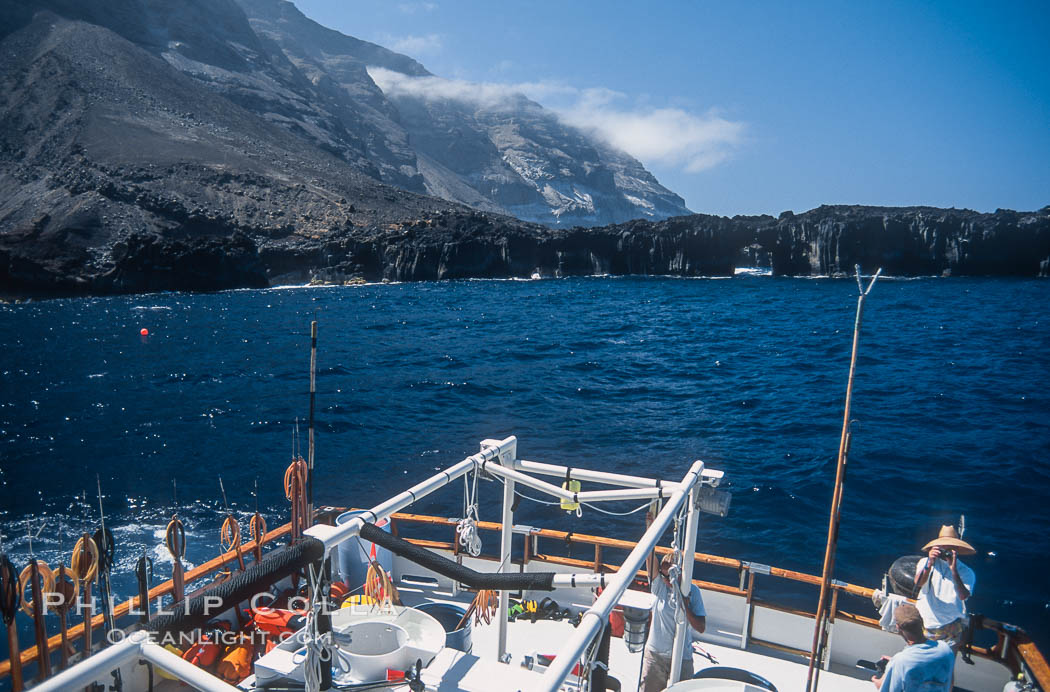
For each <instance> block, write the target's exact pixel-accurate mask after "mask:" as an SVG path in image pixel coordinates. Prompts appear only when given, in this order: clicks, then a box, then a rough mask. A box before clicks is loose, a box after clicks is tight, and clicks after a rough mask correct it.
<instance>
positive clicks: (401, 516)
mask: <svg viewBox="0 0 1050 692" xmlns="http://www.w3.org/2000/svg"><path fill="white" fill-rule="evenodd" d="M318 511H319V512H321V511H322V510H320V509H319V510H318ZM323 511H324V513H325V515H326V516H329V517H331V516H335V515H336V514H337V513H338V512H339V511H342V510H339V509H336V508H324V510H323ZM391 520H392V521H391V531H392V532H393V533H394V535H400V532H401V529H402V527H403V526H404V525H417V526H431V527H442V528H444V529H446V530H448V531H449V532H450V534H451V539H452V540H450V541H440V540H429V539H422V538H412V537H409V536H401V537H402V538H405V539H406V540H408V541H409V542H411V543H414V544H416V545H419V546H421V547H426V548H430V549H433V550H447V551H450V552H452V553H453V554H458V551H459V543H458V541H457V537H456V533H455V530H456V524H457V522H458V519H447V518H443V517H434V516H428V515H420V514H407V513H396V514H393V515H392V516H391ZM477 526H478V529H480V530H483V531H500V530H502V525H501V524H499V523H498V522H490V521H479V522H478V523H477ZM290 531H291V525H290V524H285V525H284V526H281V527H280V528H277V529H274V530H273V531H270V532H269V533H267V534H266V535H265V536H263V538H262V541H260V545H265V544H267V543H271V542H272V541H274V540H276V539H279V538H282V537H284V536H286V535H288V534H289V533H290ZM525 536H526V537H525V545H524V553H523V556H522V560H523V562H525V563H528V562H531V561H533V560H535V561H538V562H545V563H550V564H557V565H565V566H569V567H574V568H577V569H590V570H592V571H594V572H599V571H604V572H615V571H616V570H617V569H619V565H616V564H611V563H608V562H605V561H604V560H603V554H604V552H605V551H607V550H624V551H630V550H632V549H633V548H634V547H635V545H636V544H635V543H634V542H633V541H626V540H621V539H616V538H608V537H605V536H591V535H587V534H580V533H569V532H566V531H556V530H553V529H532V530H531V531H530V532H529V533H528V534H527V535H525ZM541 540H543V541H557V542H560V543H561V544H562V545H564V544H566V543H567V542H570V543H571V544H572V545H574V546H589V547H590V548H591V550H592V551H593V552H592V554H593V557H592V558H591V559H589V560H584V559H580V558H572V557H566V556H562V555H557V554H553V553H545V552H541V551H540V541H541ZM254 548H255V542H254V541H252V542H248V543H245V544H244V545H242V546H241V553H242V554H244V555H247V554H249V553H251V552H252V550H254ZM670 551H671V549H670V548H666V547H663V546H659V547H657V549H656V552H657V553H658V554H661V555H662V554H666V553H669V552H670ZM482 559H486V558H482ZM487 559H491V560H494V561H497V560H498V558H495V557H492V558H487ZM694 559H695V560H696V561H697V562H700V563H702V564H705V565H711V566H713V567H718V568H724V569H728V570H734V571H736V573H737V580H738V586H730V585H726V584H720V583H718V582H710V581H703V580H694V583H695V584H697V586H699V587H701V588H703V589H706V590H710V591H717V592H719V593H725V594H730V595H734V596H741V597H743V598H745V599H746V602H747V605H748V608H749V614H748V622H749V623H750V622H752V621H753V615H754V608H755V607H758V606H761V607H764V608H773V609H776V610H781V611H785V612H791V613H795V614H798V615H802V616H804V617H809V618H812V617H815V615H814V613H812V612H808V611H803V610H797V609H792V608H787V607H784V606H782V605H778V604H775V603H773V602H769V601H762V600H760V599H758V598H756V595H755V581H756V577H757V576H759V575H764V576H770V577H776V578H778V579H784V580H788V581H791V582H797V583H801V584H807V585H811V586H820V577H818V576H816V575H812V574H805V573H803V572H796V571H793V570H788V569H782V568H779V567H774V566H771V565H760V564H758V563H753V562H746V561H742V560H737V559H735V558H728V557H722V556H719V555H710V554H707V553H699V552H698V553H694ZM236 560H237V552H236V551H230V552H228V553H223V554H222V555H219V556H218V557H216V558H213V559H212V560H209V561H208V562H205V563H203V564H201V565H200V566H198V567H195V568H194V569H192V570H189V571H188V572H187V573H186V575H185V580H186V582H187V583H189V582H191V581H194V580H198V579H202V578H206V577H209V576H212V575H214V574H215V573H216V572H218V571H219V570H221V569H223V568H224V567H226V566H227V565H229V564H230V563H233V562H236ZM639 576H644V575H642V574H641V573H639ZM832 588H833V589H834V592H833V596H832V602H831V617H832V620H834V619H836V618H842V619H843V620H845V621H848V622H854V623H858V624H861V625H864V626H868V627H874V628H878V626H879V625H878V621H877V620H876V619H875V618H871V617H867V616H863V615H858V614H854V613H849V612H846V611H844V610H841V609H840V608H839V606H838V596H839V594H841V593H845V594H850V595H853V596H859V597H863V598H871V595H872V593H874V590H873V589H870V588H867V587H863V586H857V585H854V584H847V583H845V582H840V581H834V582H832ZM172 591H173V585H172V582H171V581H166V582H164V583H163V584H160V585H158V586H155V587H154V588H152V589H150V591H149V600H150V602H155V601H156V600H157V599H158V598H164V597H165V596H170V595H171V594H172ZM139 600H140V599H139V598H138V596H135V597H133V598H131V599H129V600H128V601H125V602H124V603H121V604H119V605H118V606H117V607H116V608H115V609H114V617H115V618H122V617H124V616H126V615H128V614H129V612H131V610H132V608H139V607H141V605H142V604H141V603H139ZM103 621H104V617H103V616H102V615H96V616H94V618H92V620H91V622H90V625H91V628H92V630H95V629H98V628H100V627H102V624H103ZM85 624H86V623H81V624H78V625H75V626H73V627H71V628H70V629H69V630H68V632H67V636H68V638H69V640H70V641H71V642H72V641H75V640H76V639H77V638H79V637H80V636H81V635H82V633H83V631H84V626H85ZM983 628H984V629H985V630H990V631H992V632H994V633H995V634H996V637H997V640H996V644H995V645H993V646H991V647H987V648H984V647H977V646H975V647H973V653H974V654H976V655H978V656H982V657H985V658H989V659H994V660H1001V661H1002V662H1003V663H1005V664H1006V665H1007V666H1008V667H1009V668H1011V670H1013V671H1014V672H1017V671H1019V670H1020V668H1021V666H1022V665H1023V666H1024V667H1025V668H1026V669H1027V670H1028V672H1029V674H1030V675H1031V676H1032V677H1033V678H1034V679H1035V681H1036V682H1037V683H1038V684H1039V685H1040V687H1042V688H1043V689H1044V690H1046V691H1047V692H1050V666H1048V664H1047V661H1046V658H1045V657H1044V656H1043V654H1042V652H1040V651H1039V649H1038V648H1037V647H1036V646H1035V644H1034V643H1032V641H1031V640H1030V639H1029V638H1028V637H1027V635H1026V634H1025V633H1024V631H1023V630H1021V629H1019V628H1016V627H1013V626H1011V625H1006V624H1004V623H1002V622H998V621H996V620H992V619H990V618H984V620H983ZM749 634H750V632H748V633H747V635H749ZM61 643H62V638H61V635H55V636H53V637H51V638H49V639H48V641H47V650H48V653H49V654H51V653H53V652H55V651H57V650H58V648H59V647H60V646H61ZM762 643H763V645H772V646H774V647H775V648H783V647H777V646H776V645H775V644H772V643H769V642H762ZM791 652H792V653H796V654H800V655H805V656H808V655H809V652H808V651H801V650H795V649H792V650H791ZM36 655H37V647H36V646H31V647H29V648H27V649H25V650H23V651H22V652H21V655H20V657H19V658H20V659H21V661H22V664H23V665H27V664H29V663H31V662H33V661H34V660H35V659H36ZM10 672H11V663H10V661H3V662H0V678H3V677H4V676H7V675H9V674H10Z"/></svg>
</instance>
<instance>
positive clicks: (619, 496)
mask: <svg viewBox="0 0 1050 692" xmlns="http://www.w3.org/2000/svg"><path fill="white" fill-rule="evenodd" d="M486 470H487V471H489V472H490V473H492V474H493V475H496V476H502V477H503V478H504V479H506V480H507V482H508V483H509V482H511V481H515V482H518V483H521V484H522V485H526V486H528V487H530V488H533V489H534V490H539V491H540V492H542V493H547V494H548V495H551V496H553V497H556V498H558V499H560V500H566V501H569V502H612V501H615V500H653V499H655V498H658V497H660V496H664V497H667V496H668V495H669V494H671V493H673V492H675V491H676V490H679V489H681V484H680V483H668V484H666V485H660V486H655V485H650V486H649V487H647V488H637V487H635V488H623V489H620V490H585V491H582V492H576V493H574V492H570V491H568V490H565V489H564V488H562V487H561V486H558V485H553V484H552V483H548V482H547V481H541V480H539V479H538V478H533V477H532V476H529V475H528V474H524V473H522V472H520V471H515V470H514V469H509V468H506V467H504V466H491V467H486ZM602 482H603V483H611V482H612V481H602Z"/></svg>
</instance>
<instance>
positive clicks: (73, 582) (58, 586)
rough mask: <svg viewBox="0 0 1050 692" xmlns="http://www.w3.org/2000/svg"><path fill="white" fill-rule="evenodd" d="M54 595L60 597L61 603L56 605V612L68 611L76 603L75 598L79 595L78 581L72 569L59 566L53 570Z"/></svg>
mask: <svg viewBox="0 0 1050 692" xmlns="http://www.w3.org/2000/svg"><path fill="white" fill-rule="evenodd" d="M54 593H57V594H60V595H61V596H62V602H61V603H59V604H58V610H59V611H61V612H65V611H68V610H69V609H70V608H72V607H73V604H74V603H76V600H77V596H79V595H80V581H79V580H78V579H77V575H76V572H74V571H73V568H72V567H66V566H65V565H59V567H58V569H57V570H55V586H54Z"/></svg>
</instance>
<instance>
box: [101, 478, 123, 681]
mask: <svg viewBox="0 0 1050 692" xmlns="http://www.w3.org/2000/svg"><path fill="white" fill-rule="evenodd" d="M95 485H96V486H97V488H98V518H99V523H100V524H101V525H102V527H101V528H100V529H99V530H98V531H96V532H95V543H96V544H98V548H99V551H98V593H99V596H100V597H101V600H102V617H103V621H104V622H105V624H106V634H107V636H108V637H110V638H112V637H113V636H114V634H113V633H114V632H116V631H117V626H116V622H115V620H114V619H113V594H112V593H111V592H110V588H109V586H110V585H109V577H110V569H111V568H112V567H113V560H114V557H115V556H116V545H115V544H114V541H113V532H112V531H110V530H109V529H108V528H106V514H105V512H104V511H103V510H102V480H101V479H100V478H99V476H98V474H97V473H96V474H95ZM111 643H112V642H111ZM113 687H114V689H115V690H116V692H122V690H123V689H124V681H123V680H122V679H121V676H120V668H116V669H115V670H114V671H113Z"/></svg>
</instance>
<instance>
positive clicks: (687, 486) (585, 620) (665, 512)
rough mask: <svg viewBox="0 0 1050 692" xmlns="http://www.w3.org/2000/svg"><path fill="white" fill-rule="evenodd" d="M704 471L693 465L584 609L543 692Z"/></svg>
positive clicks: (560, 678)
mask: <svg viewBox="0 0 1050 692" xmlns="http://www.w3.org/2000/svg"><path fill="white" fill-rule="evenodd" d="M703 470H704V462H702V461H695V462H693V465H692V466H691V467H690V469H689V472H688V473H687V474H686V475H685V477H684V478H683V479H682V482H681V483H680V484H679V486H678V487H679V489H678V490H675V491H674V493H673V494H672V495H671V497H670V499H669V500H668V501H667V503H666V504H665V505H664V508H663V509H662V510H661V511H660V513H659V514H658V515H656V519H654V520H653V523H652V525H651V526H650V527H649V529H648V530H646V532H645V533H644V534H643V535H642V537H641V538H640V539H639V540H638V543H637V545H635V547H634V549H633V550H632V551H631V553H630V554H629V555H628V556H627V559H626V560H624V561H623V564H622V565H621V566H620V569H619V570H618V571H617V572H616V574H615V575H613V576H612V579H611V580H610V582H609V586H608V587H607V588H606V589H605V590H604V591H602V595H601V596H599V597H598V598H597V600H595V602H594V603H593V604H592V605H591V607H590V608H588V609H587V610H586V611H585V612H584V613H583V616H582V617H581V620H580V624H579V625H578V626H577V627H576V629H575V630H573V633H572V635H571V636H570V637H569V639H568V640H567V641H566V642H565V644H564V645H563V646H562V647H561V649H560V650H559V651H558V654H557V656H555V658H554V661H553V662H552V663H551V666H550V668H548V669H547V671H546V672H545V673H544V675H543V682H542V684H541V686H540V687H539V689H541V690H546V691H547V692H556V691H557V690H558V689H559V688H560V687H561V684H562V683H563V682H564V681H565V679H566V678H567V677H568V676H569V673H570V672H572V668H573V666H575V665H576V663H577V662H578V661H579V660H580V657H582V656H583V654H584V652H585V651H586V650H587V646H588V645H589V644H590V643H591V640H593V639H594V637H595V636H597V635H598V633H599V632H601V629H602V627H604V626H605V623H606V621H607V620H608V618H609V613H610V612H611V611H612V609H613V606H615V605H616V602H617V601H618V600H619V598H620V596H621V595H622V594H623V592H624V591H626V590H627V587H628V586H629V585H630V583H631V580H632V579H634V575H635V574H636V573H637V572H638V570H639V569H640V568H641V566H642V565H643V564H644V563H645V560H646V558H648V557H649V554H650V553H651V552H652V551H653V549H654V548H655V547H656V544H657V542H658V541H659V540H660V536H662V535H663V533H664V531H665V530H666V529H667V527H668V526H670V524H671V521H672V520H673V519H674V516H675V514H677V513H678V510H679V508H680V507H681V506H682V503H683V502H685V501H686V497H687V495H688V492H689V491H692V490H693V488H695V486H696V484H697V482H698V481H699V480H700V476H701V474H702V473H703Z"/></svg>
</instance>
